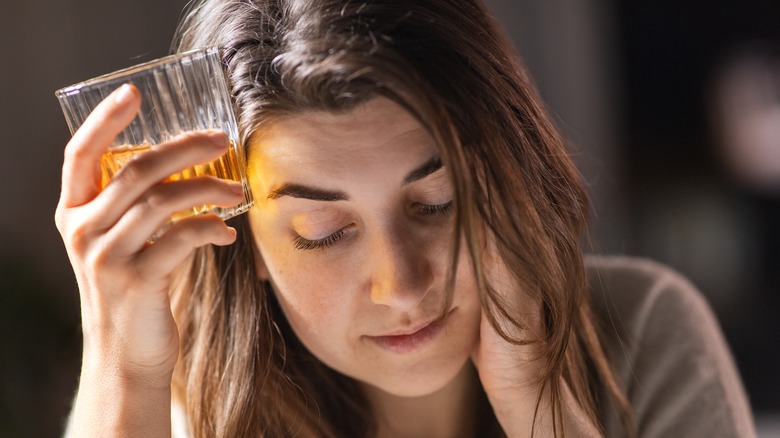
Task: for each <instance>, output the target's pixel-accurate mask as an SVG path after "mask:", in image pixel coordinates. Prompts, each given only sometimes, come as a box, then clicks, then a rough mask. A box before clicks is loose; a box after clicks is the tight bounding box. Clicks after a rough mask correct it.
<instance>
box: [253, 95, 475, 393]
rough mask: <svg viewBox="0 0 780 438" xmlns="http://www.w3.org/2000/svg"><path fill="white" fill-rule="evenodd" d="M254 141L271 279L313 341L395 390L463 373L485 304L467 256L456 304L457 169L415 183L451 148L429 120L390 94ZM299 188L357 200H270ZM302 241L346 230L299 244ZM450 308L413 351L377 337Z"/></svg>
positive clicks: (259, 222)
mask: <svg viewBox="0 0 780 438" xmlns="http://www.w3.org/2000/svg"><path fill="white" fill-rule="evenodd" d="M250 147H251V148H252V150H253V153H252V155H251V156H250V160H249V169H250V170H249V179H250V184H251V185H252V190H253V193H254V194H255V197H256V198H257V199H258V202H257V206H256V207H255V208H254V209H253V210H252V211H251V212H250V223H251V225H252V231H253V234H254V237H255V242H256V243H257V246H258V248H259V249H260V252H261V255H262V259H263V260H264V261H265V267H264V268H263V269H261V270H260V272H261V273H263V274H262V275H270V278H271V280H272V282H273V284H274V286H275V290H276V294H277V298H278V299H279V302H280V304H281V306H282V309H283V310H284V312H285V314H286V316H287V319H288V320H289V321H290V324H291V325H292V328H293V330H294V331H295V333H296V334H297V335H298V337H299V338H300V340H301V341H302V342H303V344H304V345H305V346H306V347H307V348H308V349H309V350H310V351H311V352H312V353H313V354H314V355H315V356H317V357H318V358H319V359H320V360H322V361H323V362H325V363H326V364H327V365H329V366H330V367H332V368H334V369H336V370H337V371H340V372H341V373H343V374H346V375H347V376H350V377H353V378H355V379H357V380H360V381H361V382H365V383H367V384H369V385H373V386H375V387H378V388H380V389H381V390H383V391H385V392H388V393H391V394H394V395H398V396H420V395H426V394H429V393H432V392H434V391H436V390H438V389H441V388H442V387H443V386H444V385H445V384H446V383H448V382H449V381H451V380H452V379H453V377H454V376H455V375H456V374H458V372H459V371H460V370H461V368H463V366H464V364H465V363H466V362H467V361H468V359H469V356H470V354H471V351H472V349H473V348H474V345H475V344H476V342H477V334H478V327H479V319H480V305H479V302H478V298H477V293H476V288H475V284H474V281H473V276H472V274H471V272H470V270H469V268H468V258H467V257H466V256H465V254H464V255H463V257H461V259H460V267H459V269H458V276H457V285H456V289H455V292H454V296H453V302H452V304H451V306H450V307H448V308H446V309H445V308H444V305H445V282H446V276H447V268H448V262H449V251H450V249H449V247H450V244H451V240H452V238H451V236H452V231H453V222H454V220H453V218H454V214H453V213H452V209H447V210H443V209H444V208H445V207H442V206H446V205H448V203H449V202H450V201H452V190H451V187H450V183H449V180H448V178H447V175H446V170H445V169H444V168H440V169H438V170H436V171H435V172H433V173H431V174H430V175H427V176H425V177H423V178H421V179H419V180H417V181H413V182H405V179H407V178H408V175H409V174H411V173H412V172H413V171H414V170H415V169H418V168H420V167H422V166H424V165H425V164H426V163H427V162H430V160H431V159H432V158H435V157H437V152H436V149H435V148H434V146H433V142H432V140H431V138H430V137H429V136H428V134H427V133H426V131H425V130H424V129H423V128H422V126H421V125H420V124H419V123H417V121H416V120H415V119H414V118H412V117H411V116H410V115H409V114H407V113H406V112H405V111H403V110H402V109H401V108H400V107H398V106H397V105H396V104H394V103H392V102H391V101H389V100H386V99H379V98H377V99H374V100H372V101H371V102H369V103H368V104H365V105H362V106H360V107H358V108H357V109H355V110H352V111H350V112H349V113H347V114H332V113H323V112H317V113H315V112H311V113H304V114H301V115H297V116H294V117H292V118H289V119H285V120H282V121H279V122H277V123H275V124H274V125H273V126H272V127H271V128H270V129H267V130H264V131H263V135H262V137H260V138H258V139H257V140H256V141H255V142H253V143H252V144H251V146H250ZM287 184H295V185H301V186H306V187H310V188H316V189H319V190H326V191H329V192H340V193H341V194H343V195H344V196H343V198H345V199H342V200H333V201H323V200H312V199H303V198H299V197H296V196H295V195H294V194H291V195H286V196H279V197H275V196H271V197H270V198H269V194H271V193H273V192H274V191H278V190H279V188H280V187H283V186H284V185H287ZM428 206H434V207H435V208H434V207H428ZM297 236H302V237H304V238H306V239H307V240H316V239H326V241H328V240H329V239H328V236H342V237H340V238H339V239H337V240H334V241H333V242H332V243H331V244H329V245H325V246H322V247H319V248H311V249H298V248H296V238H297ZM331 239H332V238H331ZM443 311H445V312H446V314H447V318H446V319H445V320H444V321H443V322H442V324H443V327H442V329H441V330H439V331H438V333H437V334H436V336H434V337H433V338H432V339H429V340H428V341H427V342H423V343H421V344H420V345H416V346H415V347H416V348H411V349H410V351H403V352H399V351H396V350H390V349H388V348H385V347H382V346H380V345H379V344H378V343H377V342H375V341H374V340H372V339H373V338H372V337H376V336H381V335H389V334H395V333H408V332H413V331H416V330H417V329H419V328H421V327H423V326H425V325H427V324H428V323H429V322H431V321H434V320H436V319H438V318H440V317H441V315H442V312H443Z"/></svg>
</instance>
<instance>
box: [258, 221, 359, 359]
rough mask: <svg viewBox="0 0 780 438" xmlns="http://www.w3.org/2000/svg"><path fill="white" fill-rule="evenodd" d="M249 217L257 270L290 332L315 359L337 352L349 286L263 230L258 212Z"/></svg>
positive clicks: (347, 309)
mask: <svg viewBox="0 0 780 438" xmlns="http://www.w3.org/2000/svg"><path fill="white" fill-rule="evenodd" d="M250 220H251V223H252V230H253V235H254V238H255V243H256V244H257V247H258V249H259V250H260V254H261V258H262V263H263V264H264V269H263V270H265V271H266V272H267V273H268V275H269V276H270V280H271V283H272V284H273V286H274V291H275V294H276V297H277V300H278V301H279V304H280V306H281V308H282V310H283V312H284V314H285V316H286V317H287V320H288V322H289V323H290V325H291V326H292V329H293V331H294V332H295V334H296V336H298V338H299V339H300V341H301V342H302V343H303V344H304V345H305V346H306V348H308V349H309V350H310V351H311V352H312V353H313V354H314V355H315V356H317V357H319V358H320V359H326V358H327V357H330V356H335V355H338V354H343V353H344V351H345V350H346V348H345V340H347V339H348V328H349V323H350V320H351V317H350V309H351V308H352V305H351V303H350V302H349V300H348V297H349V296H350V293H351V289H350V286H349V285H348V284H343V283H344V282H343V278H340V277H339V272H340V271H339V270H337V269H327V268H323V266H322V264H315V263H312V262H310V261H309V259H310V257H305V254H300V253H299V252H300V251H298V250H296V249H294V247H293V246H292V245H291V243H290V242H289V241H287V240H285V237H286V236H283V235H280V234H279V233H274V232H272V230H270V229H267V228H264V227H263V226H262V223H263V222H262V220H263V218H262V217H261V216H260V215H259V214H257V213H255V214H254V215H250Z"/></svg>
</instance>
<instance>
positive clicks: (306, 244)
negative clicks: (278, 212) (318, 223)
mask: <svg viewBox="0 0 780 438" xmlns="http://www.w3.org/2000/svg"><path fill="white" fill-rule="evenodd" d="M345 230H346V228H342V229H340V230H338V231H336V232H335V233H333V234H331V235H330V236H327V237H324V238H322V239H316V240H309V239H307V238H305V237H303V236H300V235H296V236H295V238H294V244H295V249H298V250H301V251H305V250H312V249H319V248H325V247H328V246H331V245H333V244H334V243H336V242H338V241H339V239H341V238H342V237H344V232H345Z"/></svg>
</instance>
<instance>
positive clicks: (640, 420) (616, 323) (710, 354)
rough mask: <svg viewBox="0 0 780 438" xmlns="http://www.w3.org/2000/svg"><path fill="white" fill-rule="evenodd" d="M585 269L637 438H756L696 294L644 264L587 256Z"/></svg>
mask: <svg viewBox="0 0 780 438" xmlns="http://www.w3.org/2000/svg"><path fill="white" fill-rule="evenodd" d="M586 266H587V268H588V275H589V277H590V283H591V286H592V294H593V295H592V296H593V303H594V309H595V311H596V312H597V313H598V314H600V315H601V316H602V319H603V321H605V324H604V332H605V333H606V334H607V339H606V340H605V343H606V346H605V348H606V349H607V352H608V354H609V355H610V357H611V359H612V361H613V363H614V366H615V368H616V371H617V374H618V378H619V379H620V381H621V382H622V383H623V384H624V388H626V389H627V392H628V398H629V401H630V403H631V405H632V406H633V409H634V415H635V418H636V422H637V427H638V431H639V436H640V437H642V438H655V437H702V438H704V437H706V438H713V437H753V436H756V431H755V427H754V424H753V417H752V414H751V411H750V406H749V404H748V401H747V397H746V395H745V390H744V388H743V386H742V382H741V380H740V378H739V374H738V373H737V369H736V366H735V365H734V360H733V358H732V356H731V353H730V352H729V349H728V346H727V345H726V342H725V340H724V338H723V334H722V333H721V330H720V328H719V326H718V324H717V322H716V320H715V317H714V316H713V313H712V311H711V310H710V308H709V306H708V305H707V303H706V301H705V300H704V298H703V297H702V296H701V294H700V293H699V292H698V291H697V290H696V288H695V287H694V286H693V285H691V283H690V282H688V281H687V280H686V279H685V278H683V277H682V276H680V275H679V274H677V273H676V272H674V271H672V270H670V269H669V268H666V267H664V266H661V265H659V264H657V263H654V262H651V261H647V260H640V259H630V258H625V257H610V258H603V257H589V258H587V259H586ZM601 418H602V422H603V423H604V424H605V425H606V430H607V436H610V437H612V436H620V433H619V432H618V431H619V430H620V428H619V424H620V423H619V419H618V418H617V417H616V415H614V414H610V413H608V412H604V413H602V415H601Z"/></svg>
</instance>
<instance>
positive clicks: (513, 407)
mask: <svg viewBox="0 0 780 438" xmlns="http://www.w3.org/2000/svg"><path fill="white" fill-rule="evenodd" d="M540 390H541V388H540V387H538V386H537V387H529V386H524V387H516V388H514V389H509V388H507V389H505V390H503V391H501V392H499V393H496V392H494V393H493V394H490V393H488V394H487V395H488V401H489V402H490V405H491V407H492V408H493V413H494V414H495V416H496V419H497V420H498V422H499V424H500V425H501V428H502V429H503V430H504V432H505V433H506V435H507V436H508V437H527V436H531V430H534V432H535V436H537V435H538V436H547V435H546V434H545V433H541V432H542V431H549V432H550V436H552V435H551V434H552V430H553V423H552V411H551V405H552V404H551V402H550V390H549V388H547V387H545V390H544V393H543V395H542V397H541V398H540V397H539V394H540ZM537 404H538V409H537ZM540 433H541V435H539V434H540Z"/></svg>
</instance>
